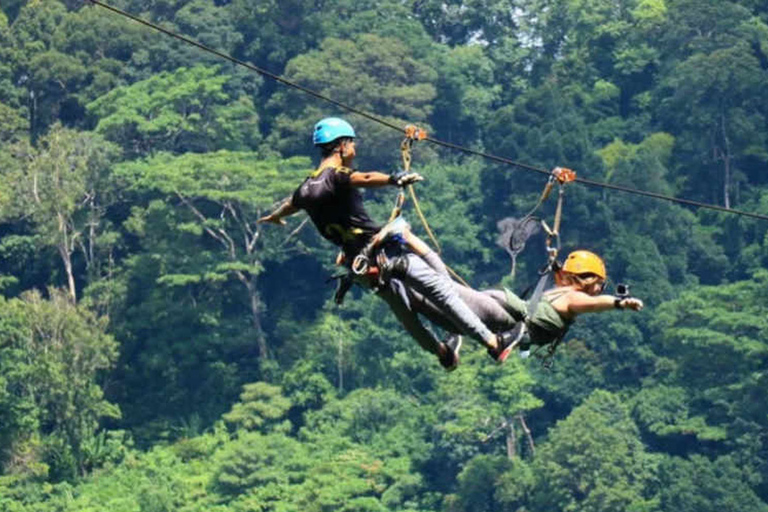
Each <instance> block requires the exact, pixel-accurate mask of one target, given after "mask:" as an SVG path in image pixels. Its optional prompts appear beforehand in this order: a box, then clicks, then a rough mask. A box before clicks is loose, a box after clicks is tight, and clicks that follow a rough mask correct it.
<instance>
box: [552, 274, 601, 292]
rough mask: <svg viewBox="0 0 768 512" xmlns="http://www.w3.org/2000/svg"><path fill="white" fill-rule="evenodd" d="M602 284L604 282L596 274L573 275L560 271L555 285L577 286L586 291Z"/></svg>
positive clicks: (556, 276)
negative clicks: (597, 284) (594, 285)
mask: <svg viewBox="0 0 768 512" xmlns="http://www.w3.org/2000/svg"><path fill="white" fill-rule="evenodd" d="M602 282H604V280H603V279H602V278H601V277H600V276H598V275H595V274H572V273H570V272H565V271H563V270H560V271H558V272H557V273H556V274H555V283H556V284H557V286H576V287H578V288H580V289H582V290H584V289H586V288H588V287H590V286H592V285H593V284H595V283H602Z"/></svg>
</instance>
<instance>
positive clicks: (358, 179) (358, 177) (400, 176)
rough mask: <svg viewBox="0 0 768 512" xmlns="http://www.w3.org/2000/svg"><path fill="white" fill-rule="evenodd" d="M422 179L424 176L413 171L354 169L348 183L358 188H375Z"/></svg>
mask: <svg viewBox="0 0 768 512" xmlns="http://www.w3.org/2000/svg"><path fill="white" fill-rule="evenodd" d="M423 179H424V178H422V177H421V175H420V174H417V173H415V172H412V173H396V174H384V173H383V172H378V171H371V172H360V171H355V172H353V173H352V174H350V175H349V184H350V185H352V186H353V187H359V188H377V187H386V186H387V185H396V186H403V185H410V184H411V183H416V182H417V181H421V180H423Z"/></svg>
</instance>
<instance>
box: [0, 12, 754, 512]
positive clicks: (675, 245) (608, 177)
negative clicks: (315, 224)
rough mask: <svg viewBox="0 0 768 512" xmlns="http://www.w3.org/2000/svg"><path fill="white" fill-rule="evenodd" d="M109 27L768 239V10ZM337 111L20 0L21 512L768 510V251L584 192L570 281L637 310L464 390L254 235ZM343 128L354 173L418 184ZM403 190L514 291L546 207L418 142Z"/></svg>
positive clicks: (367, 140)
mask: <svg viewBox="0 0 768 512" xmlns="http://www.w3.org/2000/svg"><path fill="white" fill-rule="evenodd" d="M114 5H115V6H117V7H119V8H124V9H127V10H128V11H130V12H131V13H134V14H137V15H139V16H141V17H143V18H145V19H148V20H151V21H153V22H157V23H160V24H161V25H162V26H163V27H166V28H168V29H170V30H175V31H179V32H181V33H184V34H185V35H188V36H191V37H192V38H195V39H197V40H199V41H201V42H202V43H204V44H207V45H210V46H212V47H214V48H216V49H218V50H221V51H224V52H227V53H231V54H233V55H234V56H235V57H237V58H239V59H242V60H244V61H246V62H252V63H254V64H256V65H258V66H260V67H263V68H266V69H268V70H270V71H272V72H275V73H277V74H281V75H284V76H286V77H287V78H289V79H294V80H297V81H298V82H299V83H300V84H301V85H304V86H307V87H310V88H312V89H315V90H318V91H319V92H322V93H323V94H327V95H329V96H332V97H333V98H335V99H337V100H339V101H343V102H344V103H349V104H351V105H354V106H355V107H358V108H361V109H363V110H365V111H367V112H370V113H373V114H376V115H378V116H381V117H383V118H385V119H387V120H389V121H391V122H392V123H394V124H396V125H397V126H401V125H404V124H406V123H418V124H419V125H420V126H423V127H425V128H427V129H428V130H429V131H430V135H434V136H435V137H436V138H439V139H441V140H446V141H450V142H454V143H458V144H462V145H466V146H471V147H473V148H475V149H479V150H485V151H488V152H490V153H494V154H497V155H500V156H504V157H509V158H512V159H514V160H518V161H521V162H524V163H527V164H532V165H536V166H541V167H545V168H551V167H554V166H556V165H564V166H568V167H571V168H573V169H575V170H576V171H577V172H578V173H579V176H580V177H584V178H588V179H593V180H596V181H607V182H609V183H611V184H616V185H623V186H630V187H637V188H642V189H645V190H649V191H653V192H657V193H662V194H672V195H676V196H680V197H686V198H690V199H694V200H703V201H707V202H718V203H721V204H725V205H729V206H733V207H738V208H743V209H746V210H751V211H755V212H764V211H768V192H766V185H768V178H766V175H765V172H764V170H765V164H766V162H768V142H767V141H768V138H767V137H766V122H765V121H766V119H768V117H767V116H768V101H766V95H765V94H764V91H763V89H764V87H763V84H765V83H766V82H767V80H766V70H768V9H767V8H766V5H765V2H764V1H760V0H738V1H737V0H674V1H672V0H670V1H664V0H625V1H622V2H614V1H611V0H519V1H516V2H507V1H495V0H494V1H491V0H484V1H482V2H481V1H476V0H465V1H462V2H458V1H454V0H446V1H433V0H419V1H418V2H415V1H408V2H401V1H396V0H378V1H375V0H333V1H324V2H320V3H318V2H314V1H311V0H288V1H274V0H269V1H259V2H250V1H246V0H231V1H229V0H217V1H215V2H211V1H206V0H151V1H150V0H114ZM262 82H263V83H262ZM310 101H311V103H310ZM329 115H346V114H345V113H344V112H342V111H339V110H335V107H334V108H330V109H329V108H328V105H327V104H325V103H323V102H320V101H317V100H315V99H312V100H310V98H309V97H307V96H305V95H304V94H303V93H300V92H298V91H295V90H292V89H287V88H284V87H283V86H282V85H279V84H277V83H274V82H272V81H262V78H261V77H259V76H257V75H256V74H254V73H252V72H250V71H248V70H246V69H243V68H238V67H236V66H233V65H232V64H230V63H227V62H223V61H222V60H221V59H219V58H217V57H215V56H213V55H210V54H206V53H203V52H200V51H199V50H198V49H195V48H192V47H189V46H187V45H185V44H184V43H182V42H180V41H178V40H174V39H171V38H168V37H167V36H165V35H163V34H159V33H156V32H154V31H151V30H149V29H148V28H147V27H144V26H142V25H139V24H135V23H128V22H126V21H125V20H124V19H122V18H120V17H119V16H116V15H114V14H113V13H109V12H107V11H105V10H103V9H102V8H99V7H96V6H90V5H85V4H83V2H79V1H76V0H66V1H57V0H44V1H43V0H7V1H6V0H3V2H2V6H0V150H1V151H0V292H2V294H3V296H4V297H5V298H4V299H1V300H0V510H3V511H4V510H9V511H14V512H16V511H19V512H22V511H23V512H27V511H35V512H49V511H50V512H53V511H58V512H61V511H73V512H74V511H78V512H81V511H89V512H90V511H93V512H96V511H102V510H114V511H117V512H122V511H126V512H128V511H130V512H135V511H137V510H155V511H160V510H180V511H185V512H202V511H206V512H233V511H238V512H240V511H242V512H246V511H248V512H250V511H254V510H259V511H275V512H278V511H281V512H288V511H294V510H307V511H326V510H349V511H355V512H357V511H382V510H391V511H395V510H397V511H407V512H435V511H437V510H452V511H464V510H478V511H479V510H515V511H523V510H525V511H528V512H538V511H544V510H546V511H548V512H549V511H552V510H579V511H592V510H594V511H597V510H599V511H601V512H602V511H607V510H621V511H622V512H623V511H635V512H636V511H648V512H651V511H653V512H657V511H666V510H674V511H676V512H678V511H681V510H683V511H685V510H691V511H693V510H696V511H708V510H745V511H753V510H765V507H766V505H765V503H768V479H766V478H765V475H766V474H768V443H767V442H766V439H767V434H766V427H765V425H766V411H767V410H768V391H766V390H768V375H767V374H766V371H765V368H766V339H768V337H767V336H768V328H766V325H765V321H764V318H765V317H766V314H765V313H766V311H765V307H764V305H765V304H766V303H768V301H766V297H765V292H764V289H765V287H766V284H768V277H767V275H766V272H765V267H766V265H768V227H767V226H766V225H765V223H762V222H758V221H755V220H753V219H747V218H738V217H735V216H731V215H728V214H719V213H718V214H714V213H709V212H704V211H703V210H694V209H688V208H687V207H686V208H683V207H679V206H677V205H670V204H666V203H662V202H657V201H655V200H652V199H650V198H645V197H635V196H629V195H626V194H622V193H619V192H614V191H608V190H606V191H602V192H598V191H595V190H594V189H592V188H590V187H586V186H583V185H582V184H575V185H572V186H569V187H568V188H567V197H566V202H565V210H564V219H563V226H562V228H561V235H562V242H563V251H564V252H565V251H567V250H570V249H573V248H588V249H592V250H595V251H598V252H600V253H601V254H602V255H603V256H604V257H605V258H606V261H607V264H608V269H609V275H610V277H611V281H612V282H628V283H629V284H630V285H631V288H632V291H633V293H634V294H635V295H637V296H638V297H640V298H642V299H643V300H644V301H645V304H646V308H645V309H644V311H643V312H641V313H639V314H633V315H629V314H625V313H622V312H615V313H605V314H601V315H584V318H580V319H579V321H578V322H577V324H576V325H574V327H573V329H572V330H571V332H570V334H569V338H568V340H567V343H566V344H564V345H563V346H562V347H561V349H560V350H559V351H558V354H557V356H556V358H555V365H554V367H553V369H552V370H551V371H548V370H544V369H542V368H541V367H540V365H539V364H538V362H537V361H536V359H535V358H530V359H526V360H522V359H519V358H516V357H514V358H512V359H511V360H509V361H507V363H505V365H504V366H500V367H499V366H495V365H492V364H489V363H490V361H489V360H488V357H487V355H486V354H485V352H484V351H482V350H479V349H478V347H476V346H474V343H472V342H471V341H469V340H466V342H465V344H464V347H463V348H462V354H461V356H462V357H461V361H462V364H461V366H460V367H459V369H458V370H457V371H456V372H453V373H451V374H446V373H444V372H443V371H442V368H441V367H440V366H439V365H438V363H437V361H436V360H435V358H434V356H432V355H431V354H427V353H426V352H424V351H423V350H421V349H420V348H419V347H418V346H417V345H416V344H415V343H414V342H413V340H411V339H410V338H409V337H408V336H407V334H405V333H404V332H403V330H402V327H401V326H399V325H398V323H397V321H396V319H394V317H393V316H392V314H391V312H389V311H388V309H387V307H386V305H385V304H383V303H382V301H380V300H379V299H378V298H376V297H375V296H374V295H373V294H370V293H364V292H362V291H360V290H353V291H352V292H350V295H349V296H348V298H347V302H346V303H345V304H344V306H343V307H342V308H338V307H335V306H333V305H332V304H331V303H330V301H329V300H328V298H329V297H330V295H331V293H332V292H331V287H330V285H328V286H326V285H325V284H324V281H325V279H326V278H328V277H330V276H331V275H333V274H336V273H337V272H338V271H339V270H340V269H336V268H333V265H332V261H333V256H334V248H331V247H330V245H329V244H327V243H326V242H325V241H324V240H323V239H322V238H321V237H320V236H319V235H318V234H317V233H315V232H314V230H313V229H311V225H309V224H307V222H306V220H307V219H306V217H305V216H304V215H303V214H301V215H297V216H294V217H292V218H290V219H289V226H288V228H287V229H284V230H281V229H279V228H278V227H276V226H271V225H259V224H256V222H255V221H256V219H257V218H258V217H260V216H261V215H263V214H264V213H265V212H267V211H269V210H271V209H272V208H274V206H275V205H276V204H277V203H278V202H279V201H280V200H282V199H283V198H285V197H287V196H288V195H289V194H290V193H291V191H292V190H293V189H294V188H295V187H296V186H297V185H298V184H299V183H300V182H301V179H302V178H303V177H304V175H305V174H306V172H307V171H308V170H309V169H310V168H311V167H312V163H310V161H309V160H308V159H307V158H299V159H294V158H292V157H293V156H295V155H309V154H310V153H311V152H313V148H312V147H311V144H310V142H309V134H310V132H311V129H312V125H313V124H314V122H315V121H317V119H319V118H321V117H325V116H329ZM348 117H349V119H350V120H351V121H352V122H353V124H354V125H355V128H356V129H357V131H358V134H359V136H360V137H359V142H360V145H359V148H358V149H359V158H358V160H357V161H356V164H358V165H359V166H360V168H361V169H365V168H378V169H384V170H390V169H393V168H395V167H396V166H397V165H399V156H398V151H397V147H398V146H397V145H398V143H399V142H400V138H401V136H402V135H401V134H397V133H396V131H394V130H391V131H390V130H389V129H388V128H387V129H385V128H382V127H380V126H378V125H376V124H373V123H372V122H370V121H369V120H367V119H364V118H361V117H358V116H348ZM87 130H94V132H89V131H87ZM107 141H110V142H107ZM118 147H119V148H122V150H123V151H122V155H123V157H124V158H125V160H124V161H122V162H120V163H119V164H117V165H115V162H116V161H117V159H118V158H120V157H119V155H118V151H117V148H118ZM413 168H414V170H416V171H417V172H420V173H422V174H423V175H424V176H425V178H426V181H425V182H423V183H420V184H418V185H417V187H416V191H417V192H418V194H419V199H420V204H421V205H422V206H423V209H424V212H425V213H426V215H427V217H428V220H429V223H430V226H431V227H432V228H433V229H434V231H435V232H436V234H437V236H438V239H439V242H440V246H441V249H442V256H443V257H444V259H445V260H446V262H447V263H448V264H449V265H451V266H452V267H454V268H455V269H456V270H458V271H459V273H460V274H461V275H462V276H464V277H465V278H467V279H468V280H469V281H470V282H471V283H472V284H473V285H475V286H477V287H486V286H494V285H496V284H497V283H498V282H499V280H500V279H501V278H502V274H503V272H504V270H505V269H506V268H508V260H507V259H506V256H505V254H504V252H503V251H501V250H499V249H498V248H496V247H495V246H494V238H495V234H496V229H495V225H496V222H497V221H498V220H500V219H501V218H504V217H520V216H521V215H524V214H525V213H526V212H528V211H529V210H530V209H531V208H532V207H533V206H534V204H535V203H536V201H537V199H538V197H539V194H540V192H541V189H542V187H543V186H544V177H541V176H539V175H536V174H533V173H531V174H528V173H524V172H523V171H511V169H509V168H508V167H506V166H504V167H502V166H500V165H496V164H490V163H486V162H480V161H476V160H473V159H468V158H464V157H463V156H462V155H460V154H457V153H456V154H455V153H450V154H449V153H448V152H447V151H446V152H443V150H442V149H441V150H438V151H435V149H434V148H433V147H432V146H431V145H429V144H428V143H419V144H417V145H416V146H415V151H414V162H413ZM388 190H389V191H388V192H384V193H382V192H376V193H372V194H368V193H367V192H366V200H367V203H368V204H369V205H370V206H371V212H372V214H373V217H374V218H375V219H379V220H383V219H384V218H385V216H386V215H387V214H388V212H389V209H390V199H391V197H392V195H393V192H392V189H388ZM553 210H554V204H553V201H552V200H550V201H548V202H547V203H545V204H544V205H543V207H542V209H541V210H539V211H538V212H537V214H538V215H541V216H542V217H543V218H545V219H547V220H551V218H552V215H554V211H553ZM405 211H406V215H407V217H408V218H409V220H410V221H411V223H412V224H413V225H414V229H415V230H416V231H417V232H418V233H419V234H420V235H424V233H423V232H422V231H421V228H420V227H419V223H418V222H417V221H416V216H415V214H414V211H413V209H412V207H411V205H407V206H406V210H405ZM543 254H544V251H543V248H542V244H541V237H540V236H538V237H535V238H533V239H532V240H531V241H530V242H529V247H528V250H527V251H526V252H525V253H524V254H522V255H521V256H520V258H519V259H518V264H519V265H518V275H517V279H518V280H519V281H518V282H516V283H514V284H515V288H516V289H518V290H520V291H521V290H522V289H523V288H524V283H525V282H526V281H532V280H534V279H535V270H536V269H538V268H539V267H540V266H541V264H542V262H543ZM507 280H509V278H507ZM65 283H66V285H67V288H68V290H69V296H70V297H72V298H77V299H78V300H79V302H78V304H77V305H75V304H74V303H73V301H71V300H70V299H67V298H66V296H65V295H66V294H63V292H61V291H52V292H50V297H48V298H47V299H43V298H42V297H41V296H40V295H39V294H37V295H35V293H34V292H30V291H29V290H49V289H50V287H51V286H54V287H58V286H62V285H63V284H65ZM118 352H119V356H118V355H117V354H118ZM102 390H103V391H102ZM241 392H242V395H240V393H241ZM238 395H240V398H239V399H238ZM114 404H118V405H119V409H120V412H121V413H122V415H121V416H120V417H118V409H117V406H116V405H114ZM227 411H229V412H227ZM133 439H135V440H136V441H135V443H136V446H138V447H139V449H140V451H137V450H136V449H135V448H134V444H133V443H134V441H133ZM61 480H65V481H61ZM57 482H58V483H57Z"/></svg>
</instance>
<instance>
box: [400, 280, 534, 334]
mask: <svg viewBox="0 0 768 512" xmlns="http://www.w3.org/2000/svg"><path fill="white" fill-rule="evenodd" d="M453 286H454V288H455V289H456V293H457V294H458V296H459V298H460V299H461V300H462V301H463V302H464V303H465V304H466V305H467V306H468V307H469V309H471V310H472V312H473V313H474V314H475V315H476V316H477V317H478V318H479V319H480V321H481V322H483V324H485V325H486V326H487V327H488V328H489V329H491V330H492V331H493V332H502V331H508V330H510V329H512V328H513V327H514V326H515V324H516V323H517V322H518V321H520V320H521V318H515V317H514V316H512V314H510V312H509V311H508V310H507V309H506V308H504V306H503V304H504V303H505V301H506V299H505V297H504V292H502V291H501V290H483V291H478V290H475V289H473V288H469V287H468V286H464V285H462V284H459V283H453ZM409 300H410V304H411V307H412V308H413V310H414V311H415V312H417V313H419V314H421V315H424V316H426V317H427V318H428V319H429V320H430V321H431V322H432V323H434V324H437V325H439V326H440V327H441V328H443V329H445V330H446V331H448V332H452V333H456V334H462V330H461V328H460V327H458V326H457V325H456V324H454V323H453V321H452V320H451V318H450V317H448V316H447V315H445V314H444V313H443V311H442V310H441V309H440V308H439V307H438V306H436V305H435V304H433V303H432V301H431V300H430V299H429V298H427V297H426V296H424V295H422V294H420V293H417V292H415V291H411V292H410V293H409Z"/></svg>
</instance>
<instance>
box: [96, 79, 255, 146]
mask: <svg viewBox="0 0 768 512" xmlns="http://www.w3.org/2000/svg"><path fill="white" fill-rule="evenodd" d="M229 80H230V77H229V76H227V75H222V74H220V73H219V70H218V68H215V67H204V66H196V67H194V68H191V69H187V68H180V69H178V70H176V71H174V72H172V73H160V74H158V75H156V76H154V77H152V78H149V79H147V80H143V81H141V82H137V83H136V84H133V85H130V86H126V87H118V88H117V89H114V90H113V91H111V92H109V93H107V94H106V95H104V96H102V97H101V98H99V99H97V100H96V101H94V102H92V103H90V104H88V110H89V112H91V113H92V114H93V115H95V116H97V117H98V119H99V122H98V124H97V126H96V131H97V132H100V133H103V134H104V136H105V137H106V138H107V139H109V140H112V141H114V142H116V143H118V144H120V145H121V146H122V147H123V148H124V149H125V150H126V152H127V154H129V155H134V156H135V155H137V154H144V153H154V152H158V151H172V152H177V153H181V152H187V151H193V152H206V151H212V150H216V149H231V150H244V149H248V148H254V147H255V146H256V144H257V143H258V141H259V138H260V134H259V132H258V127H257V124H258V116H257V114H256V111H255V108H254V105H253V103H252V101H251V100H250V99H249V98H247V97H245V96H240V97H233V96H232V95H231V94H230V92H229V91H228V90H227V87H226V84H227V82H228V81H229Z"/></svg>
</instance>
